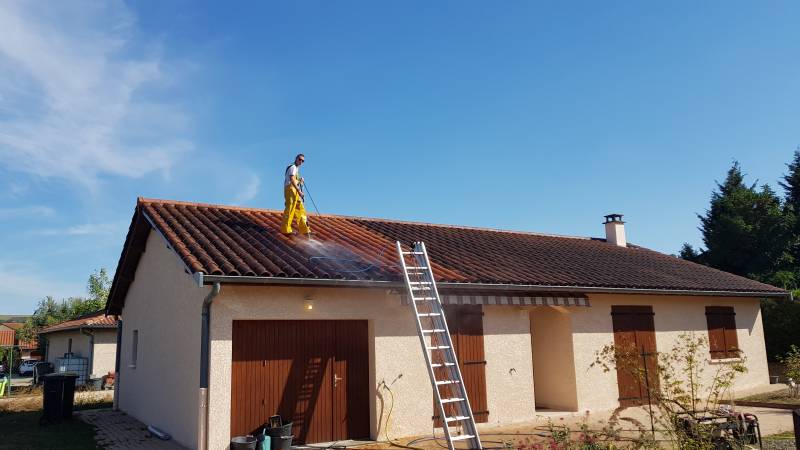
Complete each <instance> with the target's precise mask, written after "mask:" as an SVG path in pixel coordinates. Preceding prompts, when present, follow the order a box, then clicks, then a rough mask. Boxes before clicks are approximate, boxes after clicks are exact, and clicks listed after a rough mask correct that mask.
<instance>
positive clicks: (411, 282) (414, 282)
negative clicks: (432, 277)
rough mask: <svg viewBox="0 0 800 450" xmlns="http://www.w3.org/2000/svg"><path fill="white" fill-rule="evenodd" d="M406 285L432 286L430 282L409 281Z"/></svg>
mask: <svg viewBox="0 0 800 450" xmlns="http://www.w3.org/2000/svg"><path fill="white" fill-rule="evenodd" d="M408 284H433V283H431V282H430V281H409V283H408Z"/></svg>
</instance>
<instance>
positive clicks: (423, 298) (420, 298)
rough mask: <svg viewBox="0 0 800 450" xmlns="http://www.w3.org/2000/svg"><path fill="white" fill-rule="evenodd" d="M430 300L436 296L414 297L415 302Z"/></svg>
mask: <svg viewBox="0 0 800 450" xmlns="http://www.w3.org/2000/svg"><path fill="white" fill-rule="evenodd" d="M431 300H436V297H414V301H415V302H429V301H431Z"/></svg>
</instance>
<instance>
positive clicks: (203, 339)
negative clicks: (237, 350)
mask: <svg viewBox="0 0 800 450" xmlns="http://www.w3.org/2000/svg"><path fill="white" fill-rule="evenodd" d="M219 291H220V284H219V283H214V285H213V286H212V287H211V292H209V293H208V295H206V298H205V300H203V317H202V325H201V327H200V391H199V395H200V398H199V405H200V411H199V417H198V427H197V431H198V436H197V448H198V450H206V449H207V448H208V378H209V373H208V370H209V365H210V364H209V363H210V357H211V355H210V353H211V352H210V350H209V347H210V345H209V344H210V336H209V334H210V332H209V324H210V322H211V302H213V301H214V297H216V296H217V295H219Z"/></svg>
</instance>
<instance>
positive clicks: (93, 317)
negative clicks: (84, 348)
mask: <svg viewBox="0 0 800 450" xmlns="http://www.w3.org/2000/svg"><path fill="white" fill-rule="evenodd" d="M116 327H117V319H116V318H114V317H111V316H106V313H105V311H97V312H93V313H90V314H85V315H83V316H81V317H78V318H77V319H72V320H67V321H65V322H61V323H57V324H55V325H50V326H47V327H44V328H42V329H41V331H39V333H40V334H43V333H52V332H54V331H65V330H77V329H80V328H86V329H94V328H116Z"/></svg>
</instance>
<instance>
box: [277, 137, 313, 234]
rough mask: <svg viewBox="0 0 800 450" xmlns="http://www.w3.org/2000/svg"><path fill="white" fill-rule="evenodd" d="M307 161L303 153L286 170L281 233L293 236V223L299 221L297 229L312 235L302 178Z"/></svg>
mask: <svg viewBox="0 0 800 450" xmlns="http://www.w3.org/2000/svg"><path fill="white" fill-rule="evenodd" d="M305 161H306V157H305V155H303V154H302V153H300V154H298V155H297V156H295V157H294V163H293V164H290V165H289V167H287V168H286V171H285V173H284V179H283V198H284V200H285V202H286V203H285V205H286V206H285V208H284V210H283V224H282V225H281V233H283V234H292V222H293V221H294V220H295V219H297V227H298V228H299V229H300V233H302V234H306V235H308V234H311V229H310V228H309V227H308V217H307V216H306V208H305V207H304V206H303V200H305V194H303V177H301V176H300V166H301V165H302V164H303V163H304V162H305Z"/></svg>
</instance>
